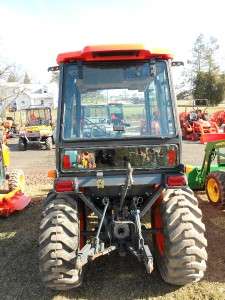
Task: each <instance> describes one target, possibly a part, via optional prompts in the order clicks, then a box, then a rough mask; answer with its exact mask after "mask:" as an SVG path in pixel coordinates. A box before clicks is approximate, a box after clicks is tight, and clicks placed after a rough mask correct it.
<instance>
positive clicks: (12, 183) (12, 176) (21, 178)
mask: <svg viewBox="0 0 225 300" xmlns="http://www.w3.org/2000/svg"><path fill="white" fill-rule="evenodd" d="M8 182H9V190H10V191H13V190H15V189H16V188H19V189H20V190H21V192H24V190H25V175H24V172H23V170H19V169H17V170H13V171H11V172H10V173H9V180H8Z"/></svg>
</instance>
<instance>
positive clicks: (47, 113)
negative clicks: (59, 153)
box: [18, 107, 53, 150]
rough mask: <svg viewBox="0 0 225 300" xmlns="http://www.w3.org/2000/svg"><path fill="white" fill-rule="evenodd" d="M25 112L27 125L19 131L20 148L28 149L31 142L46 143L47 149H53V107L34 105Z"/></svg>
mask: <svg viewBox="0 0 225 300" xmlns="http://www.w3.org/2000/svg"><path fill="white" fill-rule="evenodd" d="M25 114H26V121H25V126H24V127H21V128H20V133H19V144H18V146H19V150H27V146H28V145H30V144H38V145H41V146H43V145H44V146H45V148H46V149H47V150H51V149H52V144H53V128H52V115H51V109H50V108H49V107H46V108H40V107H32V108H29V109H26V110H25Z"/></svg>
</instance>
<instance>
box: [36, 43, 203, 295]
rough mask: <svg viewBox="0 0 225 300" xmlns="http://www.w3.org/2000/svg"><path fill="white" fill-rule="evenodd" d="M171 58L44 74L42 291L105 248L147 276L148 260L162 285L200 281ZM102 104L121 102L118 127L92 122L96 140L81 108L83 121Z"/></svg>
mask: <svg viewBox="0 0 225 300" xmlns="http://www.w3.org/2000/svg"><path fill="white" fill-rule="evenodd" d="M171 58H172V56H171V55H170V54H169V53H167V52H165V51H160V50H146V49H145V48H144V47H143V46H142V45H108V46H88V47H85V48H84V49H83V50H82V51H76V52H70V53H63V54H59V55H58V58H57V62H58V64H59V66H58V67H53V68H52V70H56V68H58V69H59V71H60V83H59V85H60V89H59V103H58V120H57V129H56V170H55V171H54V170H53V172H51V176H53V177H55V180H54V187H53V190H52V191H51V192H50V193H49V194H48V196H47V199H46V201H45V206H44V208H43V213H42V219H41V224H40V238H39V249H40V252H39V263H40V272H41V277H42V279H43V281H44V283H45V285H46V286H47V287H49V288H52V289H56V290H66V289H71V288H74V287H77V286H79V285H80V284H81V282H82V275H83V267H84V266H85V265H86V264H87V263H88V262H91V261H93V260H95V259H97V258H98V257H100V256H102V255H106V254H110V253H111V252H112V251H117V253H118V254H120V255H122V256H124V255H125V254H126V253H128V252H129V253H131V254H132V255H134V256H136V258H137V259H138V260H139V261H140V262H142V263H143V264H144V265H145V267H146V271H147V272H148V273H151V272H152V270H153V268H154V261H155V262H156V265H157V267H158V269H159V271H160V274H161V276H162V278H163V279H164V280H165V281H166V282H168V283H170V284H175V285H184V284H186V283H189V282H192V281H198V280H200V279H201V278H202V277H203V275H204V272H205V269H206V260H207V253H206V246H207V241H206V239H205V236H204V235H205V226H204V224H203V223H202V213H201V210H200V209H199V208H198V201H197V199H196V198H195V196H194V194H193V192H192V191H191V190H190V188H189V187H188V186H187V180H186V176H185V174H184V166H183V165H182V164H181V160H180V157H181V136H180V128H179V124H177V121H176V120H177V111H176V101H175V95H174V92H173V86H172V85H171V82H172V81H171V80H170V78H171V71H170V70H171ZM173 63H174V62H173ZM110 99H115V101H117V102H118V103H123V104H124V105H123V116H122V117H121V116H120V118H122V119H123V120H126V122H120V123H119V124H115V125H114V126H113V128H112V129H111V131H110V134H108V132H107V131H106V130H105V126H101V124H98V132H99V134H97V135H96V131H95V130H94V128H96V124H95V122H92V120H93V117H94V116H93V114H92V112H91V110H90V111H89V112H90V114H89V115H87V116H86V118H85V122H83V118H82V107H83V106H85V105H88V104H90V103H95V104H98V103H99V104H100V103H101V104H102V103H104V105H105V107H108V108H109V109H110ZM134 99H135V105H134V102H133V101H134ZM155 112H157V114H155ZM120 115H121V114H120ZM117 117H119V116H117ZM102 118H103V119H107V118H108V112H107V110H105V112H104V116H103V117H102ZM87 123H88V124H89V126H90V130H89V134H88V135H87V134H86V132H87V130H86V129H87V128H86V124H87ZM156 123H157V128H158V130H157V131H156V130H155V126H156ZM143 124H144V125H143ZM103 125H104V124H103ZM143 126H144V129H143ZM118 133H119V134H118ZM146 217H148V219H149V222H151V226H148V227H147V226H145V224H144V219H146ZM150 237H152V242H150V243H149V241H150V240H151V238H150Z"/></svg>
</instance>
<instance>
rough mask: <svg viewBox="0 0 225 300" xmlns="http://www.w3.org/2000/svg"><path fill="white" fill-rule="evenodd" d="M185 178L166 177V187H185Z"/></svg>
mask: <svg viewBox="0 0 225 300" xmlns="http://www.w3.org/2000/svg"><path fill="white" fill-rule="evenodd" d="M186 184H187V182H186V178H185V176H183V175H175V176H168V177H167V185H168V186H184V185H186Z"/></svg>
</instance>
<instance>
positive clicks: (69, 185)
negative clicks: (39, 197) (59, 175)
mask: <svg viewBox="0 0 225 300" xmlns="http://www.w3.org/2000/svg"><path fill="white" fill-rule="evenodd" d="M55 190H56V192H72V191H74V182H73V180H60V181H56V182H55Z"/></svg>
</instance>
